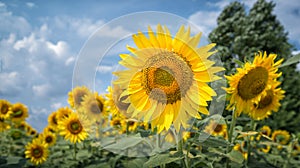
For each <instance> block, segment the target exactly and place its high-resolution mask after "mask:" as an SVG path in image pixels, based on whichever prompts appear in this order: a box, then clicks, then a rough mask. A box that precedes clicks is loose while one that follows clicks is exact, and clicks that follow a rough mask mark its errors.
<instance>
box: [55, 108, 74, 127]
mask: <svg viewBox="0 0 300 168" xmlns="http://www.w3.org/2000/svg"><path fill="white" fill-rule="evenodd" d="M72 113H73V110H72V109H70V108H69V107H61V108H59V109H58V110H57V114H56V115H55V116H56V120H57V123H58V122H59V121H60V120H63V119H64V118H68V117H69V116H70V115H71V114H72ZM53 117H54V116H53ZM52 121H55V120H54V118H52Z"/></svg>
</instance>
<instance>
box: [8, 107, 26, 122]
mask: <svg viewBox="0 0 300 168" xmlns="http://www.w3.org/2000/svg"><path fill="white" fill-rule="evenodd" d="M11 111H12V114H11V116H12V118H11V119H12V121H14V122H16V123H20V122H22V121H24V120H25V119H26V118H27V117H28V109H27V107H26V106H25V105H23V104H22V103H16V104H13V105H12V107H11Z"/></svg>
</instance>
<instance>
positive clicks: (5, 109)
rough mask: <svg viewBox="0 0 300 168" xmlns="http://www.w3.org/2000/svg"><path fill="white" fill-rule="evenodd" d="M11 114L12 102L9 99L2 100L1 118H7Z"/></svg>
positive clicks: (0, 106) (0, 105) (0, 107)
mask: <svg viewBox="0 0 300 168" xmlns="http://www.w3.org/2000/svg"><path fill="white" fill-rule="evenodd" d="M11 114H12V111H11V104H10V103H9V102H8V101H7V100H0V119H5V120H6V119H8V118H9V117H10V116H11Z"/></svg>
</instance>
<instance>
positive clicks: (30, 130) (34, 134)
mask: <svg viewBox="0 0 300 168" xmlns="http://www.w3.org/2000/svg"><path fill="white" fill-rule="evenodd" d="M26 133H27V135H29V136H32V137H38V135H39V134H38V132H37V131H36V130H35V129H34V128H32V127H31V126H29V127H27V131H26Z"/></svg>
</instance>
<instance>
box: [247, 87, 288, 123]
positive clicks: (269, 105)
mask: <svg viewBox="0 0 300 168" xmlns="http://www.w3.org/2000/svg"><path fill="white" fill-rule="evenodd" d="M279 84H280V82H276V83H275V84H273V85H272V86H271V88H270V89H268V90H266V92H267V94H266V95H265V96H262V97H261V99H260V101H259V102H258V103H254V104H253V106H252V108H251V111H250V112H249V113H248V115H249V116H250V117H251V118H253V119H255V120H262V119H265V118H267V117H268V116H269V115H271V113H272V111H274V112H277V111H278V108H279V106H280V103H279V101H280V100H282V99H283V97H284V95H283V94H284V91H283V90H281V88H276V87H277V86H278V85H279Z"/></svg>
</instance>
